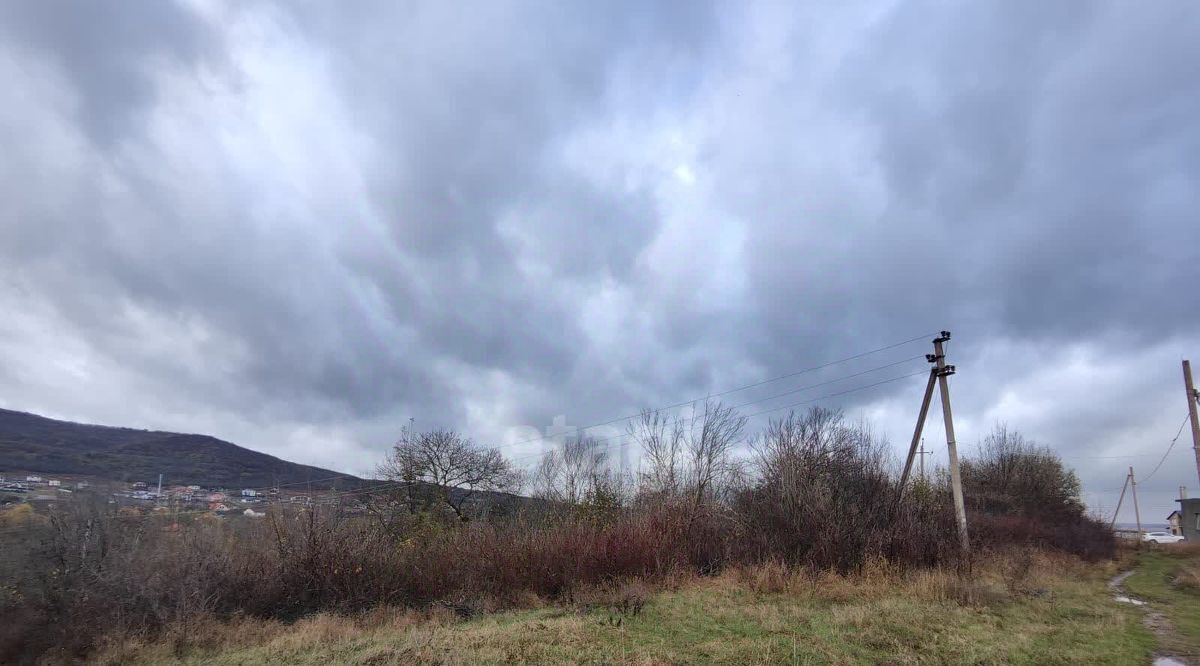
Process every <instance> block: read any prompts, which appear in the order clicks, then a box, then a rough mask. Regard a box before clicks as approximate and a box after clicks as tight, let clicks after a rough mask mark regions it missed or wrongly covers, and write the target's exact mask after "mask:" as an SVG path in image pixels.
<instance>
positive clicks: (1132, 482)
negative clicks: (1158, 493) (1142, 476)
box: [1129, 466, 1142, 539]
mask: <svg viewBox="0 0 1200 666" xmlns="http://www.w3.org/2000/svg"><path fill="white" fill-rule="evenodd" d="M1129 490H1130V492H1132V493H1133V517H1134V519H1135V520H1137V530H1138V538H1139V539H1141V538H1142V512H1141V511H1139V510H1138V503H1137V478H1136V477H1135V476H1134V475H1133V467H1132V466H1131V467H1130V468H1129Z"/></svg>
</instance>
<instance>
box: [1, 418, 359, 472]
mask: <svg viewBox="0 0 1200 666" xmlns="http://www.w3.org/2000/svg"><path fill="white" fill-rule="evenodd" d="M0 471H26V472H41V473H46V474H77V475H86V476H96V477H102V478H106V479H112V480H116V481H153V480H156V479H157V478H158V475H159V474H160V473H161V474H162V475H163V482H164V483H167V484H172V485H175V484H196V485H202V486H206V487H230V488H233V487H253V488H265V487H269V486H273V485H276V484H298V483H307V482H312V487H313V488H315V489H329V488H342V489H345V488H356V487H359V486H361V485H362V484H364V483H366V480H364V479H361V478H359V477H356V476H353V475H349V474H346V475H339V473H338V472H335V471H333V470H329V469H324V468H321V467H315V466H312V465H303V464H300V463H295V462H291V461H288V460H284V459H282V458H278V457H276V456H272V455H268V454H266V453H261V452H259V451H253V450H251V449H247V448H245V447H242V446H238V445H237V444H234V443H232V442H227V441H225V440H222V439H218V438H216V437H213V436H211V435H204V434H198V433H178V432H169V431H161V430H138V429H135V428H126V427H121V426H106V425H94V424H87V423H76V422H74V421H61V420H58V419H52V418H49V417H45V416H40V415H38V414H33V413H30V412H21V411H16V410H11V409H3V408H0ZM334 476H339V477H340V478H337V479H329V478H328V477H334Z"/></svg>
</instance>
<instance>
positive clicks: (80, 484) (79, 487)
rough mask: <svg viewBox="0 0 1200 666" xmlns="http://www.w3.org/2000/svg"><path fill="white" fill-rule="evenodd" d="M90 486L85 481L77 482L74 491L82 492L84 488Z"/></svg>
mask: <svg viewBox="0 0 1200 666" xmlns="http://www.w3.org/2000/svg"><path fill="white" fill-rule="evenodd" d="M90 485H91V484H90V483H88V482H87V481H79V482H77V483H76V484H75V489H76V490H83V489H84V488H87V487H88V486H90Z"/></svg>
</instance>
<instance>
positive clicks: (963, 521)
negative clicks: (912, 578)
mask: <svg viewBox="0 0 1200 666" xmlns="http://www.w3.org/2000/svg"><path fill="white" fill-rule="evenodd" d="M948 340H950V331H942V334H941V335H939V336H938V337H936V338H934V339H933V357H932V358H929V360H930V361H933V362H934V363H936V364H937V366H936V367H937V380H938V388H939V389H940V390H941V394H942V420H943V421H945V422H946V453H947V454H949V457H950V489H951V490H952V491H953V492H954V517H955V518H956V519H957V520H958V545H959V547H960V548H962V551H963V552H964V553H968V554H969V553H970V552H971V539H970V537H969V536H968V535H967V506H966V503H965V502H964V501H963V488H962V473H961V472H960V471H959V468H958V444H957V443H956V442H955V441H954V413H953V412H952V411H951V410H950V382H948V381H946V378H947V377H949V376H950V375H952V374H954V366H952V365H946V352H945V350H944V349H943V348H942V343H944V342H947V341H948Z"/></svg>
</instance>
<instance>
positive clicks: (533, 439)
mask: <svg viewBox="0 0 1200 666" xmlns="http://www.w3.org/2000/svg"><path fill="white" fill-rule="evenodd" d="M929 335H930V334H925V335H918V336H916V337H913V338H909V339H907V340H902V341H900V342H895V343H892V344H890V345H885V346H883V347H878V348H876V349H871V350H869V351H865V352H862V353H859V354H854V355H853V356H847V357H845V358H839V359H837V360H835V361H829V362H828V363H822V364H821V365H814V366H812V367H809V368H804V369H803V370H797V371H795V372H790V373H788V374H786V375H779V376H778V377H772V378H770V379H764V380H762V381H759V382H754V383H753V384H746V385H744V386H738V387H736V388H731V389H728V390H725V391H721V392H719V393H709V394H706V395H704V396H699V397H695V398H692V399H690V400H682V401H680V402H676V403H673V404H670V405H663V406H660V407H656V408H654V409H653V410H651V411H662V410H666V409H674V408H676V407H684V406H686V405H690V404H692V403H695V402H699V401H701V400H707V399H712V398H719V397H721V396H724V395H729V394H731V393H738V392H740V391H745V390H748V389H752V388H756V387H759V386H763V385H765V384H771V383H774V382H778V381H782V380H784V379H790V378H792V377H798V376H800V375H803V374H807V373H810V372H815V371H817V370H823V369H825V368H828V367H831V366H834V365H838V364H840V363H846V362H848V361H853V360H856V359H860V358H863V357H865V356H870V355H871V354H878V353H879V352H883V351H888V350H889V349H895V348H897V347H902V346H904V345H907V344H911V343H913V342H916V341H918V340H923V339H925V338H927V337H929ZM917 358H924V357H923V356H921V357H917ZM905 360H911V359H905ZM843 379H845V378H843ZM638 416H641V412H638V413H636V414H628V415H626V416H620V417H617V418H615V419H609V420H608V421H601V422H599V423H592V424H590V425H586V426H581V427H580V428H579V429H578V430H580V431H584V430H591V429H592V428H598V427H600V426H605V425H612V424H614V423H620V422H622V421H628V420H630V419H634V418H637V417H638ZM549 438H550V435H543V436H538V437H531V438H529V439H523V440H519V441H516V442H511V443H509V446H517V445H520V444H530V443H532V442H540V441H542V440H545V439H549Z"/></svg>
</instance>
